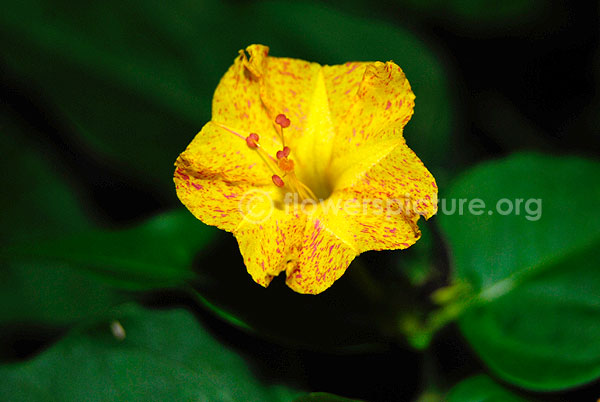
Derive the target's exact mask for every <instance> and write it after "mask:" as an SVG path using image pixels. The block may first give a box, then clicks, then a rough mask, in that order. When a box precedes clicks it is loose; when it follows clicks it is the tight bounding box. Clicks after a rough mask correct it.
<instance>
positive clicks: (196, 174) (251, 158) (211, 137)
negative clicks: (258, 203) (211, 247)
mask: <svg viewBox="0 0 600 402" xmlns="http://www.w3.org/2000/svg"><path fill="white" fill-rule="evenodd" d="M246 134H247V133H241V134H240V136H238V135H237V134H234V133H232V132H230V131H228V130H225V129H223V128H221V127H219V126H217V125H215V124H214V123H212V122H209V123H208V124H206V125H205V126H204V127H203V128H202V131H200V133H198V134H197V135H196V137H195V138H194V140H193V141H192V142H191V143H190V145H188V147H187V149H186V150H185V151H184V152H183V153H182V154H181V155H179V157H178V158H177V161H176V162H175V166H176V169H175V174H174V181H175V187H176V190H177V196H178V197H179V199H180V200H181V201H182V202H183V204H184V205H185V206H186V207H187V208H188V209H189V210H190V211H191V212H192V213H193V214H194V216H196V217H197V218H198V219H200V220H201V221H203V222H204V223H206V224H208V225H215V226H218V227H219V228H221V229H224V230H229V231H231V230H232V229H233V228H235V227H236V226H237V225H238V223H239V221H240V220H241V218H242V216H241V213H240V210H239V209H240V205H239V204H240V202H241V200H242V199H243V197H245V194H247V193H248V192H249V191H251V190H253V189H256V188H262V187H264V188H265V189H266V191H275V190H274V189H273V188H272V187H273V186H272V185H271V173H270V171H269V170H268V168H267V167H266V166H265V164H264V163H263V162H262V160H261V159H260V156H259V155H258V154H257V152H256V151H254V150H252V149H250V148H249V147H248V146H247V144H246V141H245V139H244V138H243V136H244V135H246Z"/></svg>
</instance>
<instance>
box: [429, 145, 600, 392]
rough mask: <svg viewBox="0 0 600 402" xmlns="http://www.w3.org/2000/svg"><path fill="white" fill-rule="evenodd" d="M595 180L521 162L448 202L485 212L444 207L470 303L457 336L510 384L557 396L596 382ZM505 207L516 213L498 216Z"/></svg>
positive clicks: (568, 169)
mask: <svg viewBox="0 0 600 402" xmlns="http://www.w3.org/2000/svg"><path fill="white" fill-rule="evenodd" d="M599 175H600V163H598V162H596V161H592V160H587V159H583V158H577V157H553V156H549V155H538V154H520V155H515V156H512V157H509V158H507V159H504V160H501V161H494V162H490V163H486V164H484V165H481V166H479V167H476V168H474V169H473V170H471V171H470V172H468V173H466V174H465V175H464V176H463V177H461V178H460V179H459V180H457V182H456V183H454V185H453V186H452V187H451V189H450V190H449V191H448V192H447V193H446V194H443V198H445V201H446V202H451V201H452V200H458V199H461V198H462V199H467V200H468V201H471V200H473V199H475V198H479V199H481V200H483V201H484V202H485V204H486V207H485V208H483V213H482V214H481V215H473V214H472V213H469V212H468V202H467V204H465V205H466V207H465V210H464V213H463V215H462V216H461V215H459V213H458V211H457V212H455V213H454V214H449V213H448V211H449V210H450V208H449V205H446V211H444V206H443V204H442V205H441V208H440V216H439V218H438V219H439V222H440V224H441V226H442V228H443V231H444V232H445V234H446V236H447V240H448V243H449V246H450V252H451V257H452V265H453V278H454V281H455V282H456V283H462V284H466V285H468V286H469V287H470V288H471V290H472V293H473V295H474V296H473V298H472V300H471V301H470V302H465V301H464V300H463V301H461V302H462V303H465V304H470V305H471V306H470V308H468V309H467V311H466V312H465V313H464V314H463V315H462V317H461V318H460V320H459V325H460V328H461V330H462V332H463V333H464V335H465V337H466V338H467V340H468V341H469V343H470V344H471V345H472V346H473V348H474V349H475V351H476V352H477V354H478V355H479V356H480V357H481V358H482V359H483V360H484V362H485V363H486V364H487V365H488V366H489V367H490V368H491V369H492V370H493V371H494V372H495V373H496V374H497V375H498V376H500V377H501V378H502V379H504V380H506V381H509V382H511V383H513V384H516V385H519V386H522V387H526V388H529V389H533V390H557V389H564V388H568V387H573V386H576V385H579V384H583V383H585V382H588V381H592V380H594V379H596V378H598V377H599V376H600V338H599V337H598V336H597V334H598V333H600V298H599V297H598V289H600V271H599V270H598V262H599V260H598V257H597V249H598V247H599V246H600V216H599V213H598V211H597V210H596V208H595V206H597V205H599V202H600V183H599V182H598V177H599ZM516 199H523V200H524V201H523V202H522V203H521V205H520V211H519V213H517V212H516V205H517V202H516V201H515V200H516ZM499 200H500V207H501V211H504V212H506V211H507V210H508V206H509V202H508V201H506V200H511V203H512V205H513V208H514V209H513V212H512V213H511V214H508V215H502V214H501V213H499V210H498V209H496V205H497V203H498V201H499ZM530 200H540V201H539V202H538V201H533V202H532V201H530ZM528 203H529V204H528ZM488 211H491V212H488Z"/></svg>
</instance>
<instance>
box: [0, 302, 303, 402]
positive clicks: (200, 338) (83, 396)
mask: <svg viewBox="0 0 600 402" xmlns="http://www.w3.org/2000/svg"><path fill="white" fill-rule="evenodd" d="M0 388H1V389H2V390H3V397H4V398H5V399H6V400H24V399H23V398H26V400H30V401H53V400H56V401H83V400H85V401H115V400H120V401H167V400H168V401H192V400H193V401H217V400H218V401H291V400H293V398H294V396H295V395H296V394H297V392H295V391H293V390H291V389H289V388H285V387H283V386H278V385H273V384H265V383H263V382H262V381H260V380H258V379H257V378H256V377H255V375H254V374H253V373H252V371H251V369H250V368H249V367H248V364H247V363H246V362H245V361H244V359H242V358H241V357H240V356H238V355H237V354H236V353H235V352H234V351H232V350H229V349H228V348H227V347H226V346H225V345H223V344H221V343H219V342H218V341H217V340H216V339H214V338H213V337H212V336H211V335H210V334H209V333H208V332H207V331H206V329H204V328H203V327H202V326H201V325H200V324H199V323H198V322H197V321H196V320H195V319H194V316H193V315H192V314H191V313H189V312H187V311H185V310H182V309H176V310H169V311H152V310H146V309H143V308H140V307H138V306H135V305H129V306H125V307H123V308H121V309H120V311H117V312H115V313H113V314H111V316H110V319H108V320H105V321H104V322H100V323H98V324H96V325H93V326H88V327H86V328H83V329H79V330H76V331H72V332H71V333H70V334H69V335H68V336H66V337H65V338H63V339H62V340H60V341H59V342H58V343H56V344H55V345H54V346H52V347H51V348H50V349H48V350H46V351H45V352H43V353H42V354H41V355H39V356H37V357H36V358H34V359H33V360H30V361H27V362H23V363H18V364H9V365H4V366H0Z"/></svg>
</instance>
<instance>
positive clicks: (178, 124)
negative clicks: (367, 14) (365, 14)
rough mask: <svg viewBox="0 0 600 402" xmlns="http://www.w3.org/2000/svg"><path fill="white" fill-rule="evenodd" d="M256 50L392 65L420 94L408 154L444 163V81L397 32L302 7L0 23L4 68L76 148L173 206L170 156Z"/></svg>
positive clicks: (41, 9)
mask: <svg viewBox="0 0 600 402" xmlns="http://www.w3.org/2000/svg"><path fill="white" fill-rule="evenodd" d="M223 27H227V28H226V29H223ZM215 33H218V40H215ZM253 42H259V43H264V44H267V45H270V46H271V47H272V51H271V53H272V54H273V55H274V56H285V57H301V58H305V59H307V60H311V61H316V62H320V63H329V64H339V63H343V62H346V61H349V60H382V61H387V60H390V59H393V60H394V61H396V62H397V63H398V64H399V65H400V66H401V67H402V68H403V69H404V70H405V72H406V74H407V76H408V79H409V81H410V83H411V85H412V87H413V89H414V92H415V93H416V94H417V106H416V114H415V115H414V117H413V119H412V121H411V122H410V123H409V125H408V126H407V128H406V133H405V134H406V138H407V141H408V143H409V145H410V146H411V147H412V148H413V149H414V150H415V151H416V152H417V154H419V155H420V156H421V157H422V158H423V160H424V161H425V162H426V164H427V165H428V166H430V167H435V166H438V165H440V164H443V163H444V161H447V157H448V152H447V148H448V140H449V136H448V134H449V131H450V127H451V115H452V110H451V107H450V106H449V105H451V104H452V102H451V99H450V95H449V90H448V82H447V79H446V77H445V75H444V71H443V69H442V66H441V65H440V63H439V62H438V60H437V59H436V57H435V56H434V55H433V53H432V51H431V50H430V49H429V47H428V46H427V45H425V44H424V43H423V42H422V41H421V40H420V39H418V38H417V37H416V36H415V35H414V34H413V33H411V32H409V31H407V30H405V29H401V28H399V27H394V26H392V25H389V24H385V23H381V22H377V21H369V20H366V19H361V18H356V17H352V16H348V15H343V14H341V13H339V12H338V11H336V10H334V9H331V8H328V7H325V6H322V5H316V4H311V3H298V2H259V3H253V4H246V5H240V4H227V3H222V2H219V1H216V0H209V1H204V2H189V1H184V0H176V1H171V2H169V3H164V2H160V1H157V0H150V1H140V0H126V1H115V0H109V1H103V2H91V3H81V4H78V5H73V4H72V3H70V2H65V1H61V0H53V1H48V0H24V1H19V2H11V3H10V4H6V5H5V7H4V8H3V12H2V13H1V14H0V43H1V44H2V52H3V59H2V61H3V63H5V64H6V67H7V68H8V69H9V70H10V71H11V73H12V74H13V75H14V76H16V77H17V78H18V79H19V80H21V81H22V82H24V83H26V84H27V87H33V88H35V89H36V90H37V92H38V93H40V94H42V96H43V97H44V101H45V102H48V104H49V105H51V106H52V107H53V109H54V110H55V111H57V112H58V113H59V115H60V116H59V117H60V118H62V119H63V120H64V121H65V123H66V124H65V126H68V127H71V128H72V130H73V132H72V134H73V136H74V138H73V140H76V141H81V142H83V143H84V144H86V145H87V146H89V147H91V148H93V149H94V150H96V152H98V153H99V154H100V155H101V156H103V157H104V159H105V160H107V161H108V162H109V163H112V164H115V165H117V166H120V167H122V168H126V169H128V170H129V171H130V172H131V173H132V174H136V175H137V176H138V177H139V178H140V179H143V180H144V181H145V182H146V183H147V185H148V186H149V187H150V188H151V189H152V190H153V191H156V192H159V193H161V194H168V195H170V196H173V195H174V190H173V184H172V173H173V172H172V169H173V168H172V166H173V162H174V160H175V158H176V157H177V155H178V154H179V153H180V152H182V151H183V150H184V149H185V147H186V145H187V144H188V143H189V142H190V141H191V139H192V138H193V136H194V135H195V133H196V132H198V131H199V130H200V128H201V127H202V126H203V124H204V123H206V122H207V121H208V120H209V119H210V107H211V99H212V94H213V91H214V89H215V88H216V85H217V83H218V80H219V79H220V77H221V76H222V75H223V74H224V73H225V71H226V70H227V68H228V67H229V66H230V65H231V63H232V62H233V59H234V58H235V56H236V55H237V51H238V49H241V48H244V47H246V46H247V45H248V44H250V43H253Z"/></svg>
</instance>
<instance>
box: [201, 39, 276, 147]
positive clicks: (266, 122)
mask: <svg viewBox="0 0 600 402" xmlns="http://www.w3.org/2000/svg"><path fill="white" fill-rule="evenodd" d="M246 51H247V52H248V54H249V55H250V57H249V58H248V57H247V56H246V53H244V51H241V50H240V55H239V56H238V57H237V58H236V59H235V61H234V63H233V65H232V66H231V67H230V68H229V70H228V71H227V72H226V73H225V75H224V76H223V78H221V81H220V82H219V85H218V86H217V89H216V90H215V94H214V97H213V105H212V107H213V110H212V121H213V122H214V123H216V124H218V125H221V126H225V127H228V128H230V129H231V130H233V131H236V132H245V133H257V134H258V135H259V136H260V144H261V146H262V147H263V148H265V150H266V151H267V153H269V154H273V155H274V154H275V152H276V151H277V150H278V149H279V148H280V147H281V145H280V144H281V140H280V137H279V134H278V133H277V131H276V130H275V127H274V121H273V118H271V116H270V114H269V112H268V110H267V109H266V108H265V105H264V104H263V102H262V99H261V94H260V92H261V85H262V83H263V81H264V77H263V75H264V70H265V68H266V65H267V62H268V60H269V59H272V58H270V57H267V55H268V53H269V48H268V47H267V46H263V45H250V46H248V47H247V48H246Z"/></svg>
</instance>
